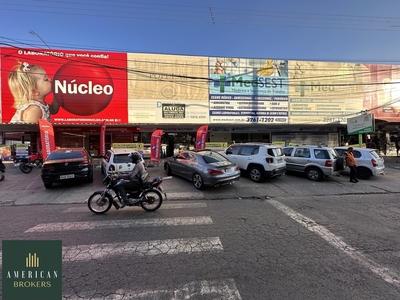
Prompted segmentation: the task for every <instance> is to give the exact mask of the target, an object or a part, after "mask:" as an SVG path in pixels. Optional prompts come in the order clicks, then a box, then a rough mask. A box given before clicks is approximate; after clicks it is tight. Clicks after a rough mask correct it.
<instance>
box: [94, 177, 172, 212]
mask: <svg viewBox="0 0 400 300" xmlns="http://www.w3.org/2000/svg"><path fill="white" fill-rule="evenodd" d="M165 179H168V178H163V177H156V178H154V179H153V181H148V182H145V183H143V184H142V185H141V186H139V187H138V188H137V189H136V190H125V192H126V195H127V197H128V203H127V204H126V205H127V206H139V205H140V206H141V207H142V208H143V209H144V210H146V211H156V210H157V209H159V208H160V206H161V204H162V202H163V199H165V200H166V199H167V194H166V193H165V192H164V190H163V188H162V186H161V183H162V182H163V180H165ZM122 182H124V179H120V178H118V177H115V176H114V175H113V174H112V173H110V174H108V175H107V176H106V177H105V178H104V179H103V184H104V185H105V186H106V187H105V190H104V191H96V192H94V193H93V194H92V195H91V196H90V197H89V198H88V201H87V203H88V207H89V209H90V211H91V212H93V213H95V214H104V213H106V212H107V211H108V210H109V209H110V208H111V205H114V207H115V208H116V209H117V210H118V209H120V207H121V205H122V198H121V196H120V194H119V192H118V183H120V184H121V183H122ZM132 199H135V200H136V199H140V200H139V201H138V202H136V201H135V202H133V201H132Z"/></svg>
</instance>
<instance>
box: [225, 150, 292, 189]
mask: <svg viewBox="0 0 400 300" xmlns="http://www.w3.org/2000/svg"><path fill="white" fill-rule="evenodd" d="M220 153H221V154H223V155H224V156H225V157H227V158H228V159H229V160H230V161H232V162H234V163H235V164H236V165H237V166H238V167H239V168H240V169H242V170H244V171H248V172H249V175H250V179H251V180H253V181H254V182H262V181H263V180H264V178H266V177H268V178H271V177H275V176H281V175H282V174H285V172H286V162H285V159H284V155H283V152H282V148H280V147H279V146H276V145H274V144H265V143H243V144H233V145H230V146H229V147H228V148H227V149H226V150H225V151H224V152H222V151H221V152H220Z"/></svg>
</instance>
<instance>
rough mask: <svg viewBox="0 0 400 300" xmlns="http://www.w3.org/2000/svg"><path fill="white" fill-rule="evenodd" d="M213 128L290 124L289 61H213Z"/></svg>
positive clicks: (211, 76) (211, 63)
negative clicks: (231, 125) (226, 124)
mask: <svg viewBox="0 0 400 300" xmlns="http://www.w3.org/2000/svg"><path fill="white" fill-rule="evenodd" d="M209 68H210V70H209V73H210V80H209V90H210V92H209V99H210V124H221V123H234V124H239V123H241V124H277V123H281V124H286V123H288V61H287V60H272V59H250V58H249V59H247V58H217V57H210V58H209Z"/></svg>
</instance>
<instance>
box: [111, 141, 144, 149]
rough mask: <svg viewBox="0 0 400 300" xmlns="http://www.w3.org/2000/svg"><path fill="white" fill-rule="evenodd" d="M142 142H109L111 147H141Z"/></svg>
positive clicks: (142, 145) (142, 146)
mask: <svg viewBox="0 0 400 300" xmlns="http://www.w3.org/2000/svg"><path fill="white" fill-rule="evenodd" d="M143 148H144V144H143V143H113V144H111V149H134V150H137V149H143Z"/></svg>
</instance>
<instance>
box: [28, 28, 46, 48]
mask: <svg viewBox="0 0 400 300" xmlns="http://www.w3.org/2000/svg"><path fill="white" fill-rule="evenodd" d="M29 33H30V34H32V35H36V36H37V37H38V38H39V39H40V40H41V41H42V42H43V44H45V45H46V46H47V48H49V49H50V50H51V48H50V47H49V45H47V44H46V42H45V41H43V39H42V38H41V37H40V35H38V34H37V33H36V32H34V31H33V30H31V31H29Z"/></svg>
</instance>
